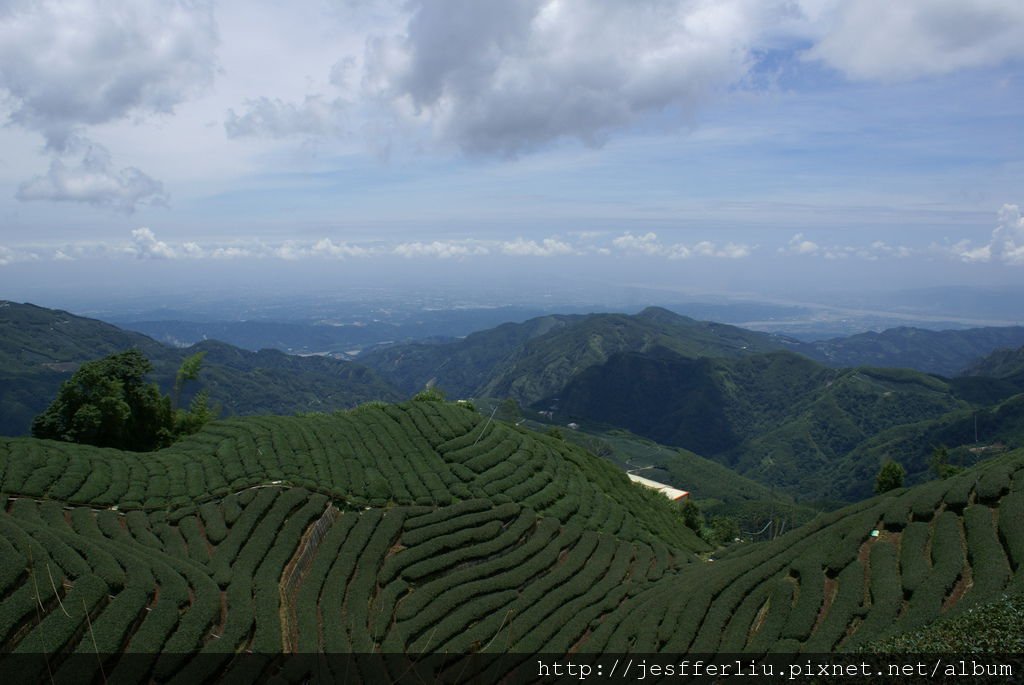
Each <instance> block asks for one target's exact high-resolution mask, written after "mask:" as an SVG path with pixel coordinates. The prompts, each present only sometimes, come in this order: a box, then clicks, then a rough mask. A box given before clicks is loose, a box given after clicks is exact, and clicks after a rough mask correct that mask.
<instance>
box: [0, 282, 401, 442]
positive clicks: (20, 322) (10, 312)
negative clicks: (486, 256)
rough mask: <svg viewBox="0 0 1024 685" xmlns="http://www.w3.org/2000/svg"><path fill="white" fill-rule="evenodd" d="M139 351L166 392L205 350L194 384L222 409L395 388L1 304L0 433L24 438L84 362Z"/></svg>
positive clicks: (239, 410)
mask: <svg viewBox="0 0 1024 685" xmlns="http://www.w3.org/2000/svg"><path fill="white" fill-rule="evenodd" d="M131 348H138V349H139V350H141V351H142V352H143V354H144V355H145V356H146V357H147V358H149V359H150V360H151V361H152V362H153V367H154V374H153V379H154V380H155V381H156V382H157V383H158V384H159V385H161V386H162V387H163V389H164V390H165V391H167V390H168V389H170V387H171V386H172V385H173V383H174V374H175V372H176V371H177V369H178V367H179V366H180V365H181V362H182V360H183V359H185V358H186V357H188V356H190V355H192V354H194V353H196V352H198V351H204V352H206V353H207V354H206V357H205V359H204V360H203V370H202V372H201V373H200V377H199V378H200V381H199V384H194V385H193V387H191V388H186V393H185V395H184V396H183V398H182V399H183V401H187V400H188V399H189V392H188V391H193V392H194V391H195V390H196V389H197V387H204V388H205V389H206V390H207V391H208V392H209V395H210V400H211V401H212V402H213V403H214V404H219V405H220V406H221V407H222V408H223V411H224V413H225V414H228V415H232V414H261V413H278V414H293V413H295V412H300V411H321V410H333V409H342V408H347V407H353V406H355V405H357V404H359V403H361V402H366V401H368V400H374V399H377V400H395V399H398V398H399V393H398V391H397V390H395V389H394V388H393V387H391V386H390V385H389V384H388V383H387V382H386V381H384V380H383V379H381V378H380V377H379V376H377V375H376V374H375V373H373V372H372V371H371V370H369V369H367V368H365V367H363V366H361V365H358V364H351V363H349V362H343V361H339V360H335V359H330V358H327V357H295V356H289V355H285V354H283V353H281V352H277V351H275V350H262V351H260V352H249V351H247V350H241V349H239V348H237V347H232V346H231V345H227V344H224V343H218V342H216V341H207V342H202V343H199V344H197V345H194V346H192V347H189V348H185V349H179V348H172V347H166V346H164V345H161V344H160V343H157V342H156V341H154V340H151V339H150V338H147V337H146V336H144V335H140V334H138V333H132V332H129V331H123V330H121V329H119V328H117V327H116V326H111V325H110V324H106V323H103V322H102V321H96V320H94V319H87V318H84V317H79V316H74V315H73V314H69V313H67V312H63V311H58V310H53V309H45V308H42V307H36V306H34V305H30V304H16V303H13V302H0V434H3V435H25V434H27V433H28V432H29V429H30V426H31V423H32V419H33V418H35V417H36V416H37V415H38V414H40V413H42V411H43V410H45V409H46V407H47V406H48V405H49V404H50V402H51V401H53V398H54V397H55V396H56V395H57V391H58V389H59V388H60V385H61V383H63V382H64V381H65V380H67V379H68V378H70V377H71V374H72V373H73V372H74V371H75V369H77V368H78V366H79V365H81V364H82V363H83V362H86V361H91V360H94V359H99V358H101V357H104V356H107V355H110V354H113V353H115V352H123V351H125V350H128V349H131Z"/></svg>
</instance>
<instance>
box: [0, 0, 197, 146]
mask: <svg viewBox="0 0 1024 685" xmlns="http://www.w3.org/2000/svg"><path fill="white" fill-rule="evenodd" d="M216 47H217V28H216V24H215V21H214V17H213V7H212V4H211V3H210V2H206V1H205V0H168V1H167V2H137V1H135V0H112V1H111V0H78V1H76V2H64V1H63V0H40V1H38V2H19V1H16V2H11V3H5V4H4V8H3V11H0V64H2V65H3V67H2V68H0V88H3V89H5V90H6V91H7V92H8V93H9V94H10V96H11V99H12V106H13V111H12V112H11V115H10V118H11V120H12V121H13V122H14V123H16V124H18V125H20V126H24V127H25V128H28V129H32V130H36V131H40V132H41V133H43V135H44V136H45V137H46V141H47V145H48V146H49V147H51V148H53V149H56V150H62V149H64V147H65V145H66V143H67V142H68V139H69V138H70V136H71V135H72V133H73V132H74V131H75V129H76V128H78V127H80V126H87V125H94V124H103V123H107V122H110V121H115V120H119V119H122V118H124V117H127V116H133V115H140V114H150V113H154V112H156V113H165V112H171V111H172V110H173V109H174V107H175V106H176V105H177V104H179V103H181V102H182V101H183V100H185V99H186V98H188V97H190V96H191V95H193V94H194V93H196V92H197V91H198V90H200V89H202V88H204V87H205V86H206V85H208V84H209V83H210V82H211V81H212V79H213V76H214V72H215V70H216V61H215V54H214V53H215V49H216Z"/></svg>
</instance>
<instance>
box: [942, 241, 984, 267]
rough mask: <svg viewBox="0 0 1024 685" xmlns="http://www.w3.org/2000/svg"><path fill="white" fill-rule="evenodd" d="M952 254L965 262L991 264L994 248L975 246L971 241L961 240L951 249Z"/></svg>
mask: <svg viewBox="0 0 1024 685" xmlns="http://www.w3.org/2000/svg"><path fill="white" fill-rule="evenodd" d="M949 251H950V254H952V255H953V256H954V257H956V258H957V259H959V260H960V261H963V262H972V263H973V262H989V261H991V260H992V248H991V247H990V246H988V245H980V246H977V247H975V246H973V245H971V241H969V240H961V241H960V242H958V243H956V244H954V245H953V246H952V247H950V248H949Z"/></svg>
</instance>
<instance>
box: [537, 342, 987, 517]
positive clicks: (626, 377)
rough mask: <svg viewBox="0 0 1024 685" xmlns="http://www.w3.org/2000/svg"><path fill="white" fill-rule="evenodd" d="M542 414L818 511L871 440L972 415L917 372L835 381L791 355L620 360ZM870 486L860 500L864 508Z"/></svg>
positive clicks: (656, 353)
mask: <svg viewBox="0 0 1024 685" xmlns="http://www.w3.org/2000/svg"><path fill="white" fill-rule="evenodd" d="M535 406H536V407H539V408H544V409H549V410H553V411H554V413H555V418H556V419H557V420H559V421H562V422H566V421H577V422H579V423H587V422H597V423H600V424H609V425H619V426H623V427H625V428H627V429H629V430H631V431H633V432H635V433H637V434H639V435H643V436H645V437H648V438H650V439H652V440H655V441H657V442H661V443H664V444H668V445H676V446H679V447H683V448H686V449H689V450H692V451H694V452H697V453H698V454H700V455H702V456H705V457H708V458H711V459H714V460H716V461H719V462H720V463H723V464H726V465H728V466H730V467H732V468H734V469H736V470H737V471H738V472H740V473H742V474H744V475H746V476H748V477H752V478H755V479H756V480H759V481H761V482H767V483H771V484H775V485H779V486H782V487H784V488H788V489H789V490H790V491H791V492H792V493H793V494H798V495H799V496H800V497H803V498H812V499H814V498H828V497H831V496H833V495H834V494H835V488H834V487H833V485H832V481H833V480H835V479H839V481H840V482H843V483H845V482H846V480H845V479H846V478H849V477H850V476H851V474H845V473H840V472H838V471H834V470H833V471H829V470H828V467H830V466H832V465H833V464H834V462H836V460H838V459H839V458H840V457H842V456H844V455H846V454H847V453H849V452H850V451H852V450H853V449H854V448H856V447H857V446H858V445H860V444H861V443H863V442H864V441H865V440H868V439H870V438H873V437H874V436H875V435H877V434H879V433H881V432H883V431H885V430H887V429H890V428H893V427H894V426H899V425H904V424H913V423H917V422H921V421H926V420H932V419H937V418H939V417H942V416H945V415H947V414H949V413H950V412H953V411H957V410H966V409H968V408H969V406H970V405H969V404H968V403H967V402H965V401H963V400H962V399H959V398H958V397H957V396H956V394H955V390H954V388H953V387H952V386H951V385H950V384H949V383H948V382H946V381H944V380H943V379H941V378H938V377H935V376H929V375H927V374H922V373H918V372H915V371H910V370H900V369H873V368H858V369H832V368H828V367H825V366H822V365H821V364H818V363H817V362H814V361H812V360H810V359H807V358H806V357H803V356H801V355H798V354H794V353H790V352H773V353H767V354H758V355H750V356H746V357H738V358H734V359H722V358H717V359H711V358H699V359H688V358H685V357H682V356H680V355H677V354H675V353H674V352H672V351H670V350H665V349H658V350H652V351H651V352H649V353H646V354H642V353H637V352H623V353H618V354H615V355H612V356H611V357H610V358H609V360H608V361H607V362H606V363H604V364H601V365H596V366H593V367H591V368H589V369H587V370H585V371H583V372H581V373H580V374H578V375H577V376H575V377H574V378H573V379H572V380H571V381H570V382H569V383H568V384H567V385H566V386H565V387H564V388H563V389H562V390H561V391H560V392H559V395H558V397H557V398H554V397H552V398H547V399H545V400H542V401H540V402H538V403H537V404H536V405H535ZM878 466H879V464H878V462H877V460H876V461H875V462H873V463H872V464H871V468H872V469H873V470H877V468H878ZM826 472H828V473H827V475H826ZM871 485H872V483H871V479H870V478H869V479H868V480H867V482H865V483H859V487H858V488H855V489H856V490H857V491H858V492H859V493H860V496H864V495H865V494H869V493H870V489H871ZM844 492H846V491H845V490H844Z"/></svg>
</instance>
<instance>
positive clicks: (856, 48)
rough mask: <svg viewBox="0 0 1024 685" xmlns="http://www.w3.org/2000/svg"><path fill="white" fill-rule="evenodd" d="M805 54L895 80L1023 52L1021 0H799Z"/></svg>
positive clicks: (854, 72) (864, 75) (852, 72)
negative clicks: (806, 36)
mask: <svg viewBox="0 0 1024 685" xmlns="http://www.w3.org/2000/svg"><path fill="white" fill-rule="evenodd" d="M800 4H801V6H802V9H803V10H804V13H805V17H806V18H807V20H808V21H809V22H810V26H809V27H808V28H809V30H810V31H811V32H813V33H816V34H817V37H818V41H817V42H816V44H815V45H813V47H811V48H810V49H809V50H808V51H807V53H806V54H807V56H808V57H810V58H813V59H819V60H822V61H824V62H825V63H827V64H829V65H831V66H833V67H835V68H837V69H839V70H840V71H842V72H843V73H845V74H846V75H848V76H850V77H852V78H855V79H870V80H880V81H897V80H907V79H913V78H917V77H921V76H933V75H938V74H947V73H950V72H953V71H956V70H959V69H970V68H976V67H986V66H993V65H997V64H999V63H1001V62H1004V61H1006V60H1011V59H1019V58H1021V57H1024V3H1021V2H1020V0H971V1H970V2H964V1H963V0H899V1H898V2H892V1H891V0H858V1H857V2H837V1H835V0H824V1H822V0H802V2H801V3H800Z"/></svg>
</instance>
